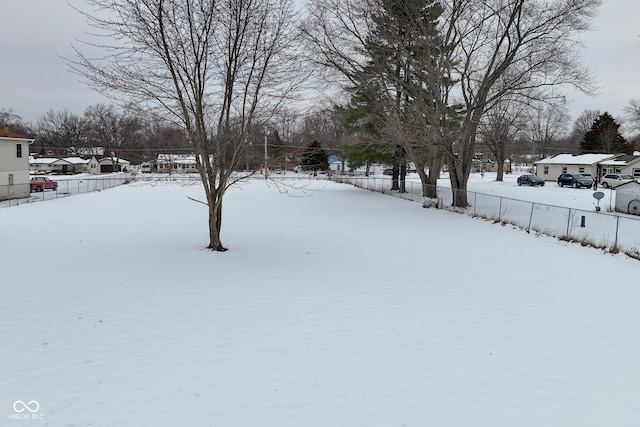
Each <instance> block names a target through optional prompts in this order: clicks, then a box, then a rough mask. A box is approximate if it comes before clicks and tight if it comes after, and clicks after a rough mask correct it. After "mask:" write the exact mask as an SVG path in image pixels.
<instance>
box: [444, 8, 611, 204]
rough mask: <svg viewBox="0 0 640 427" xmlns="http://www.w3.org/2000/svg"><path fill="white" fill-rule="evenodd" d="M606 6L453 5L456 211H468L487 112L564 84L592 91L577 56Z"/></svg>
mask: <svg viewBox="0 0 640 427" xmlns="http://www.w3.org/2000/svg"><path fill="white" fill-rule="evenodd" d="M600 3H601V1H600V0H543V1H538V2H531V1H529V0H449V1H447V2H446V4H447V8H446V12H445V18H444V20H445V22H446V24H445V29H444V32H445V34H447V37H446V38H445V40H446V43H447V44H448V45H452V46H454V50H455V53H454V58H456V61H455V62H453V68H454V75H457V76H459V81H460V85H459V87H458V89H459V91H460V93H461V100H462V101H463V102H464V106H465V108H464V110H465V114H464V117H463V120H462V125H461V131H460V132H459V135H458V138H456V139H454V140H453V142H452V143H450V144H448V146H447V147H445V149H446V152H447V153H448V164H449V174H450V179H451V187H452V190H453V192H454V193H453V195H454V205H456V206H467V193H466V189H467V181H468V178H469V174H470V172H471V167H472V161H473V157H474V152H475V144H476V136H477V129H478V125H479V123H480V121H481V118H482V117H483V115H484V112H485V111H486V110H487V109H490V108H491V106H492V105H493V104H495V103H496V102H498V101H499V100H501V99H503V98H504V97H512V96H514V94H526V93H528V92H530V91H531V90H536V91H542V90H543V89H544V88H553V87H555V86H558V85H562V84H569V85H573V86H575V87H577V88H578V89H580V90H585V91H589V90H591V89H592V88H591V83H592V79H591V76H590V73H589V72H588V71H587V70H586V69H585V68H584V67H583V66H582V65H581V64H580V62H579V58H578V57H577V56H576V54H575V52H576V50H577V49H579V47H580V41H579V39H578V37H577V34H578V33H579V32H580V31H584V30H586V29H587V28H588V27H589V23H590V19H591V18H592V17H593V16H594V14H595V13H596V9H597V6H599V5H600Z"/></svg>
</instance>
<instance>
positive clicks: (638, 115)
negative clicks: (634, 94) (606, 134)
mask: <svg viewBox="0 0 640 427" xmlns="http://www.w3.org/2000/svg"><path fill="white" fill-rule="evenodd" d="M624 116H625V119H626V125H627V128H628V129H629V130H630V131H631V132H635V133H636V134H637V133H640V99H632V100H630V101H629V103H628V104H627V105H626V106H625V107H624Z"/></svg>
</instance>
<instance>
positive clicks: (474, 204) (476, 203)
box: [473, 191, 478, 216]
mask: <svg viewBox="0 0 640 427" xmlns="http://www.w3.org/2000/svg"><path fill="white" fill-rule="evenodd" d="M476 206H478V193H476V192H475V191H474V192H473V216H476Z"/></svg>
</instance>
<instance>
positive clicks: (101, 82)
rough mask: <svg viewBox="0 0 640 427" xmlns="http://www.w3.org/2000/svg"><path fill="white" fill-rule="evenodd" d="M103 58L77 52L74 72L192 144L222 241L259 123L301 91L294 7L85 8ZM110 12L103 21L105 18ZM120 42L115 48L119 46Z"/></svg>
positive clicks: (214, 244) (253, 2)
mask: <svg viewBox="0 0 640 427" xmlns="http://www.w3.org/2000/svg"><path fill="white" fill-rule="evenodd" d="M87 3H88V4H89V5H91V6H93V7H94V10H93V11H92V12H85V15H86V16H87V18H88V20H89V21H90V23H91V24H92V25H93V26H94V28H95V29H96V31H97V32H98V33H99V34H101V35H103V36H104V39H103V40H105V41H104V42H94V43H93V45H94V46H95V45H98V46H99V47H100V48H102V49H104V50H106V52H107V54H106V55H105V56H104V58H100V59H97V60H96V59H93V58H91V57H89V56H88V55H86V54H84V53H83V52H82V51H81V50H80V49H79V48H77V49H76V53H77V59H75V60H72V61H70V66H71V67H72V68H73V69H74V70H75V71H76V72H78V73H80V74H81V75H82V76H84V77H85V78H86V79H87V81H88V82H89V83H90V84H91V85H92V86H93V87H94V88H96V89H98V90H99V91H101V92H103V93H105V94H106V95H109V96H113V97H115V98H116V99H117V98H119V97H124V98H125V99H126V100H127V101H133V102H135V103H136V104H138V105H141V106H143V107H144V106H149V107H155V108H157V109H158V110H159V111H162V112H164V114H165V116H166V117H167V118H168V119H170V120H173V121H175V123H176V124H178V125H179V126H180V127H181V128H182V130H183V132H184V133H185V135H186V136H187V138H188V140H189V141H190V142H191V145H192V148H193V151H194V153H195V155H196V164H197V168H198V172H199V174H200V178H201V181H202V185H203V187H204V190H205V195H206V200H207V205H208V206H209V244H208V247H209V248H211V249H213V250H215V251H225V250H226V248H225V247H224V246H223V244H222V241H221V239H220V230H221V226H222V200H223V197H224V195H225V192H226V191H227V189H228V188H229V187H230V186H231V185H232V184H233V183H234V182H237V180H238V179H241V178H242V176H238V175H234V171H235V170H236V169H237V168H238V165H239V163H240V162H241V161H244V160H245V158H246V156H245V151H246V149H247V147H248V146H249V143H250V138H249V131H250V129H251V128H252V125H253V123H254V122H256V121H262V122H263V123H262V124H263V125H264V123H266V121H267V119H268V117H269V116H270V115H272V114H273V112H274V111H276V110H278V109H279V108H281V107H282V104H283V102H284V100H285V99H287V98H288V97H290V96H291V95H292V91H293V88H294V87H295V86H296V84H297V83H299V76H300V74H299V71H300V67H301V64H300V61H293V60H292V59H293V57H294V55H295V45H294V41H295V37H294V36H295V33H294V27H293V17H294V12H293V11H294V8H293V5H292V4H291V2H290V1H289V0H87ZM102 12H105V13H106V14H105V13H102ZM114 40H115V41H114Z"/></svg>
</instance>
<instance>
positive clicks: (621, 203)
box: [615, 181, 640, 215]
mask: <svg viewBox="0 0 640 427" xmlns="http://www.w3.org/2000/svg"><path fill="white" fill-rule="evenodd" d="M615 210H616V212H622V213H628V214H633V215H640V183H638V182H636V181H629V182H626V183H624V184H620V185H619V186H617V187H616V203H615Z"/></svg>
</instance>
